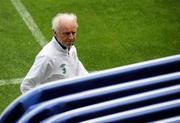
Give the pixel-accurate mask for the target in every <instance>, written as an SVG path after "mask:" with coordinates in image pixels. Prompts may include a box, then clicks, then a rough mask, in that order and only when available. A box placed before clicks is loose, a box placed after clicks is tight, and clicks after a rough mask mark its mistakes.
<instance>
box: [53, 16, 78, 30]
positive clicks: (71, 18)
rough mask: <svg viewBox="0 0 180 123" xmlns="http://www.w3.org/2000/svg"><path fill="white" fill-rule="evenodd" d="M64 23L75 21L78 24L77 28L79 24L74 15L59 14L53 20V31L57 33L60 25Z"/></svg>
mask: <svg viewBox="0 0 180 123" xmlns="http://www.w3.org/2000/svg"><path fill="white" fill-rule="evenodd" d="M63 21H74V22H75V23H76V27H78V24H77V17H76V15H75V14H73V13H70V14H69V13H59V14H57V15H56V16H55V17H54V18H53V19H52V30H54V31H57V30H58V28H59V29H60V27H59V23H62V22H63Z"/></svg>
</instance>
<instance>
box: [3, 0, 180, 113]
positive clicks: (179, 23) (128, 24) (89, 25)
mask: <svg viewBox="0 0 180 123" xmlns="http://www.w3.org/2000/svg"><path fill="white" fill-rule="evenodd" d="M1 1H2V0H1ZM3 1H5V0H3ZM21 1H22V3H23V4H24V5H25V6H26V8H27V10H28V11H29V12H30V13H31V15H32V17H33V18H34V20H35V22H36V23H37V25H38V26H39V28H40V29H41V31H42V32H43V34H44V36H45V37H46V38H47V39H48V40H50V39H51V37H52V32H51V19H52V17H53V16H55V15H56V14H57V13H58V12H73V13H76V15H77V16H78V22H79V29H78V35H77V40H76V46H77V49H78V54H79V57H80V59H81V61H82V62H83V64H84V65H85V66H86V68H87V69H88V70H89V71H94V70H103V69H108V68H112V67H118V66H122V65H127V64H132V63H137V62H142V61H145V60H150V59H155V58H160V57H165V56H170V55H174V54H179V53H180V7H179V6H180V1H179V0H76V1H75V0H66V1H60V0H38V1H37V0H21ZM0 18H1V19H0V22H1V23H0V38H1V42H0V57H1V62H0V67H1V69H0V77H1V78H0V79H11V78H18V77H23V76H24V75H25V74H26V73H27V71H28V69H29V68H30V67H31V64H32V63H33V60H34V57H35V55H36V53H37V52H38V51H39V50H40V46H39V45H38V44H37V43H36V41H35V39H34V38H33V37H32V35H31V32H30V31H29V30H28V28H27V27H26V26H25V24H24V23H23V21H22V19H21V18H20V17H19V15H18V14H17V13H16V11H15V9H14V8H13V7H12V5H11V3H10V2H9V1H5V2H1V4H0ZM7 27H8V28H7ZM9 88H10V86H1V87H0V92H2V91H5V90H7V92H6V93H7V94H4V96H3V97H0V100H2V99H3V98H4V97H7V98H9V99H10V100H12V99H15V98H16V97H17V96H18V95H19V87H18V86H12V88H11V89H14V92H13V93H11V92H9V91H8V90H9ZM11 94H12V96H9V95H11ZM6 95H7V96H6ZM3 102H4V101H3ZM3 102H1V105H2V106H1V108H0V111H2V110H3V109H4V108H5V107H6V106H7V104H8V103H3Z"/></svg>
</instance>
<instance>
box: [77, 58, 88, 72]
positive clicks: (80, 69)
mask: <svg viewBox="0 0 180 123" xmlns="http://www.w3.org/2000/svg"><path fill="white" fill-rule="evenodd" d="M85 74H88V72H87V70H86V69H85V67H84V66H83V64H82V63H81V61H80V60H79V61H78V75H85Z"/></svg>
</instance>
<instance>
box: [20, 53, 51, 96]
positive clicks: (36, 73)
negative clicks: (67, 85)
mask: <svg viewBox="0 0 180 123" xmlns="http://www.w3.org/2000/svg"><path fill="white" fill-rule="evenodd" d="M51 71H52V62H51V61H50V59H49V57H47V56H38V57H37V58H36V59H35V62H34V64H33V66H32V67H31V69H30V70H29V72H28V74H27V75H26V77H25V78H24V80H23V81H22V83H21V86H20V90H21V92H22V93H25V92H27V91H29V90H30V89H32V88H34V87H36V86H37V85H40V84H42V83H43V82H44V81H45V80H46V79H47V78H48V77H49V75H50V73H51Z"/></svg>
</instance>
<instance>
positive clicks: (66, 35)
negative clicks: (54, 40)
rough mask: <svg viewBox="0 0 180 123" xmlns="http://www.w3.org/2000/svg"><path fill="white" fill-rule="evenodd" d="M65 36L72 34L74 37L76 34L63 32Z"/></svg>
mask: <svg viewBox="0 0 180 123" xmlns="http://www.w3.org/2000/svg"><path fill="white" fill-rule="evenodd" d="M62 34H63V35H64V36H70V35H71V34H72V35H73V36H74V35H75V34H76V32H62Z"/></svg>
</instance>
